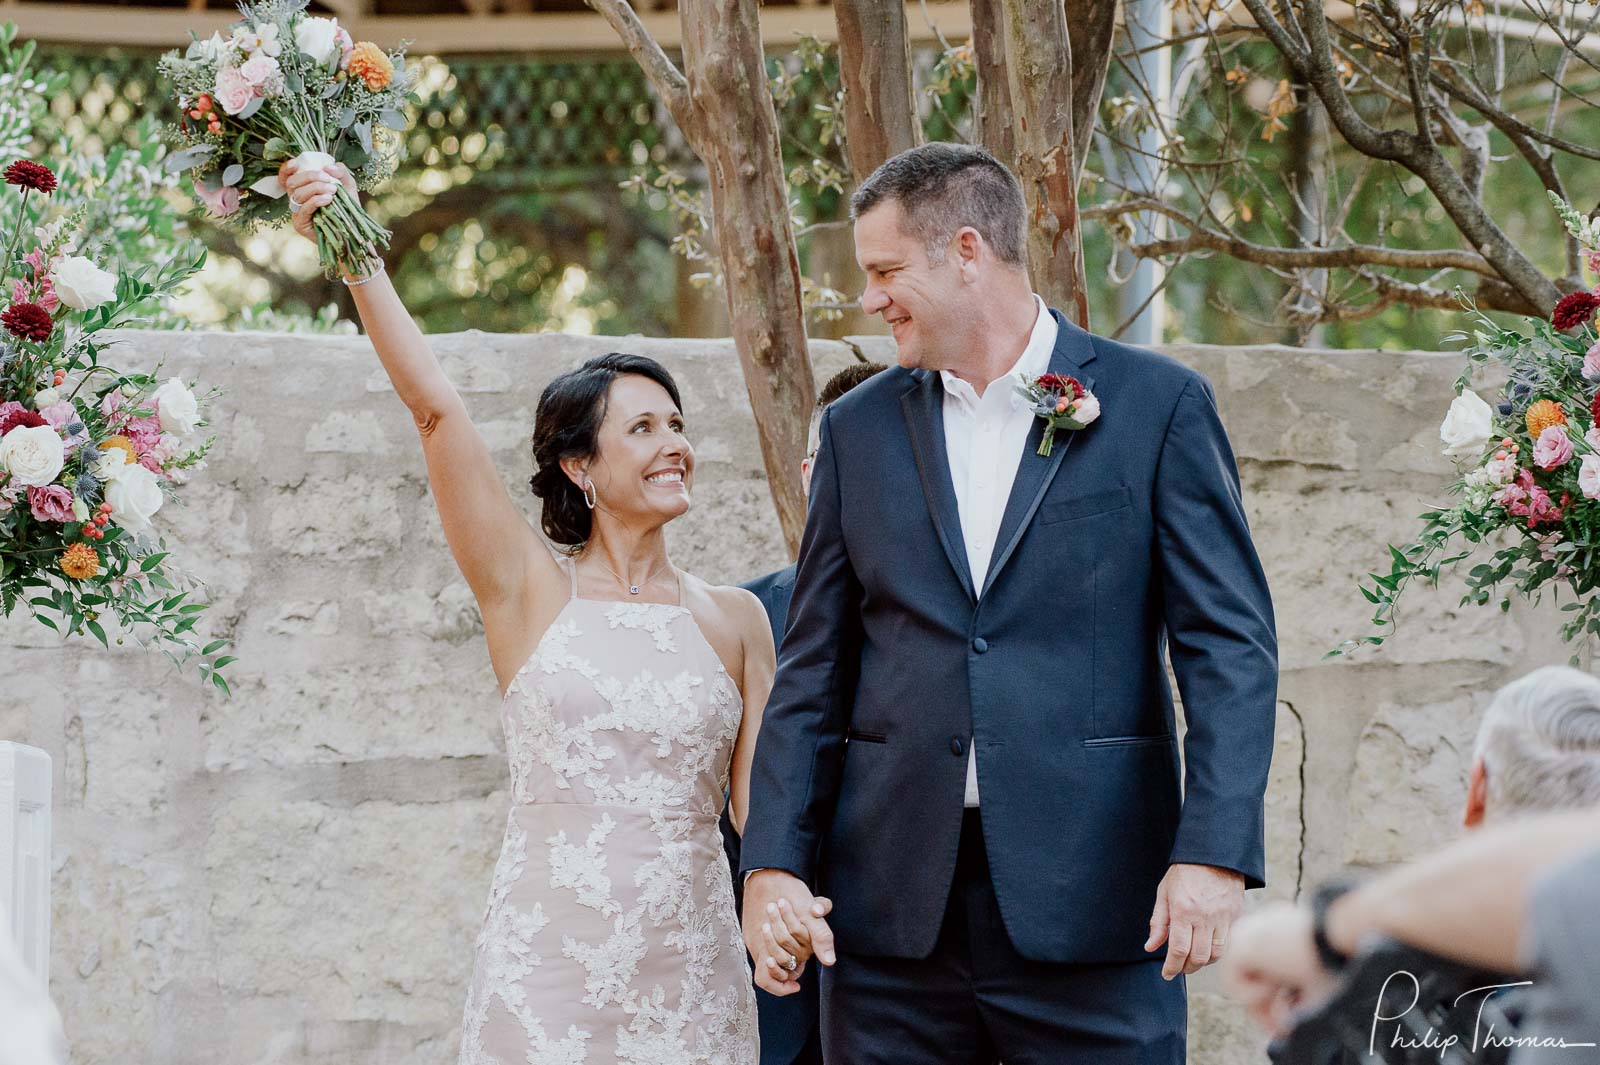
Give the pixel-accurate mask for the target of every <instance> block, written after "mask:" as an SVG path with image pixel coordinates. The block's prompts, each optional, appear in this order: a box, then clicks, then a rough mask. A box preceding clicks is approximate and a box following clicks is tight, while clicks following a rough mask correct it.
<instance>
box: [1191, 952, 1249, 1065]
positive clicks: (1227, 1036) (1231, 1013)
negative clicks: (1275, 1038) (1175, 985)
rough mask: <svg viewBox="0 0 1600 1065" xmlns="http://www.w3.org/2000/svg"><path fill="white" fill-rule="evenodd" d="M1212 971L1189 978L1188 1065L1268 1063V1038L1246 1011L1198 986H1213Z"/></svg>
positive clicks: (1227, 999) (1212, 991)
mask: <svg viewBox="0 0 1600 1065" xmlns="http://www.w3.org/2000/svg"><path fill="white" fill-rule="evenodd" d="M1211 976H1212V971H1211V970H1205V971H1202V972H1200V973H1198V974H1196V976H1193V977H1190V978H1189V1056H1188V1065H1248V1063H1250V1062H1262V1061H1266V1060H1267V1036H1266V1033H1265V1032H1263V1031H1261V1030H1260V1029H1259V1028H1257V1027H1256V1026H1255V1024H1254V1023H1252V1022H1251V1020H1250V1018H1249V1017H1248V1016H1247V1015H1246V1014H1245V1012H1244V1010H1242V1009H1240V1008H1239V1006H1237V1005H1235V1004H1234V1001H1233V1000H1232V999H1230V998H1227V997H1225V996H1223V995H1222V994H1221V993H1220V992H1219V991H1215V990H1198V989H1197V985H1200V986H1204V985H1205V984H1214V983H1215V981H1214V980H1213V979H1208V980H1202V979H1200V978H1202V977H1211Z"/></svg>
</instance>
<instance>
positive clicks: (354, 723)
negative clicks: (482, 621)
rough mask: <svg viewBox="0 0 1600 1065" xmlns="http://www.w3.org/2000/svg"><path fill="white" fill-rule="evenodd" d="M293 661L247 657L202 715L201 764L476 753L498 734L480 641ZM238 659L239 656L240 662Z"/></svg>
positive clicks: (497, 740)
mask: <svg viewBox="0 0 1600 1065" xmlns="http://www.w3.org/2000/svg"><path fill="white" fill-rule="evenodd" d="M367 651H368V653H366V654H365V655H360V654H358V655H355V656H352V657H351V658H350V659H349V660H348V661H346V662H344V663H342V664H337V665H328V666H323V667H318V668H314V669H306V670H301V669H297V668H294V667H293V665H292V664H286V665H280V666H279V667H278V668H274V666H273V663H270V662H267V663H260V664H254V663H252V664H251V668H250V670H249V671H245V670H242V669H241V670H239V671H237V672H236V673H235V674H234V676H233V678H232V683H233V686H234V692H235V696H234V698H233V699H232V700H230V701H227V702H222V703H219V704H217V705H216V706H214V707H213V708H212V709H211V711H210V712H209V714H208V715H207V716H206V717H205V718H204V719H203V720H202V723H201V728H202V732H203V737H204V744H205V756H204V760H205V765H206V766H207V767H208V768H212V769H220V768H226V767H242V766H251V765H259V764H261V763H269V764H273V765H293V764H297V763H317V762H335V761H348V760H352V759H360V758H383V757H394V756H400V755H406V756H412V757H436V758H442V757H450V756H455V755H463V754H484V753H488V752H490V751H494V750H497V749H498V748H499V747H500V745H501V743H502V740H501V736H500V721H499V717H498V714H497V707H498V706H499V696H498V694H497V691H496V688H495V682H494V674H493V673H492V672H491V671H490V669H489V664H488V659H487V656H486V655H485V653H484V651H483V648H482V647H481V646H473V645H464V646H461V647H456V648H450V647H448V646H445V645H435V646H434V647H433V648H432V649H429V645H428V644H426V643H420V644H419V643H414V642H413V643H411V644H410V646H409V648H407V649H405V650H402V649H400V648H399V645H398V643H397V642H393V641H392V642H391V646H387V647H385V646H383V645H381V644H380V645H378V646H375V647H371V648H370V649H367ZM245 664H246V663H243V662H241V663H240V665H241V666H243V665H245Z"/></svg>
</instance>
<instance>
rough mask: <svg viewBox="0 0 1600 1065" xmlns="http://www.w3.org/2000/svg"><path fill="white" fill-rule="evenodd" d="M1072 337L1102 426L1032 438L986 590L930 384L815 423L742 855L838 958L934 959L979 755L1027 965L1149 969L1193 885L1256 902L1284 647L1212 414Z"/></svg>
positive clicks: (934, 382)
mask: <svg viewBox="0 0 1600 1065" xmlns="http://www.w3.org/2000/svg"><path fill="white" fill-rule="evenodd" d="M1052 313H1055V312H1052ZM1056 319H1057V325H1058V330H1059V332H1058V336H1057V340H1056V346H1055V350H1054V352H1053V353H1052V355H1051V360H1050V369H1051V371H1052V372H1054V373H1059V374H1071V375H1073V376H1075V377H1077V378H1078V379H1079V380H1080V381H1082V382H1083V384H1084V385H1085V386H1087V387H1088V388H1090V389H1092V390H1093V391H1094V393H1095V394H1096V395H1097V396H1098V398H1099V400H1100V405H1101V415H1100V417H1099V419H1098V420H1097V421H1096V422H1094V423H1093V424H1091V425H1089V426H1088V427H1087V428H1085V429H1083V430H1080V431H1077V432H1071V431H1062V432H1058V433H1057V435H1056V440H1055V447H1054V452H1053V454H1052V455H1051V456H1050V457H1049V458H1042V457H1040V456H1039V455H1037V454H1035V448H1036V447H1037V445H1038V443H1039V440H1040V436H1041V431H1042V423H1041V422H1038V421H1035V423H1034V425H1033V428H1032V430H1031V432H1030V435H1029V438H1028V442H1027V445H1026V447H1025V448H1024V450H1023V452H1022V454H1021V455H1020V456H1019V458H1018V466H1017V475H1016V481H1015V485H1014V487H1013V489H1012V492H1011V496H1010V499H1009V501H1008V502H1007V504H1006V506H1005V509H1004V512H1003V516H1002V519H1001V523H1000V532H999V535H998V537H997V539H996V542H995V547H994V552H993V554H992V556H991V557H992V562H991V564H990V567H989V573H988V576H987V579H986V580H985V582H984V585H983V586H982V587H981V588H975V587H973V583H972V578H971V574H970V573H969V571H968V566H967V554H966V548H965V545H964V543H963V541H962V534H961V523H960V519H959V516H958V514H957V510H956V498H955V490H954V487H953V485H952V482H951V478H950V472H949V463H948V460H947V457H946V453H945V441H944V428H943V415H942V406H943V401H944V397H943V389H942V385H941V383H940V378H939V375H938V374H937V373H932V372H927V371H908V370H905V369H901V368H893V369H890V370H887V371H885V372H883V373H880V374H878V375H877V376H876V377H874V378H872V379H871V380H870V381H867V382H865V383H863V384H861V385H859V386H858V387H856V388H855V389H854V390H852V391H851V392H850V393H849V394H848V395H846V396H845V397H843V398H842V399H840V400H839V401H838V402H837V403H834V404H833V405H832V406H830V407H829V408H828V410H827V411H826V412H825V413H824V415H823V418H822V446H821V450H820V451H819V452H818V454H817V458H816V462H815V465H814V467H813V470H812V486H811V502H810V511H809V515H808V518H807V521H806V530H805V535H804V538H803V540H802V543H801V548H800V561H799V570H798V574H797V577H796V581H795V588H794V598H793V603H792V606H791V608H790V617H789V626H788V631H787V635H786V636H785V639H784V641H783V644H782V651H781V653H780V655H779V662H778V674H777V679H776V682H775V685H774V688H773V692H772V696H771V698H770V699H769V701H768V702H767V706H766V709H765V711H764V714H763V719H762V725H761V733H760V738H759V740H758V742H757V746H756V754H755V766H754V769H753V774H752V780H751V787H750V793H751V795H752V797H753V798H752V802H751V810H750V816H749V820H748V823H747V825H746V827H745V834H744V847H743V855H742V857H743V868H744V869H745V870H750V869H757V868H763V867H773V868H780V869H787V870H790V871H791V872H793V873H795V874H796V875H798V876H800V877H801V878H802V879H804V880H805V881H807V883H808V884H810V885H811V886H812V888H813V890H815V891H816V892H817V893H818V894H823V895H827V896H829V897H831V898H832V899H833V902H834V911H833V915H832V917H831V918H830V923H831V924H832V925H833V927H834V930H835V932H836V933H837V935H838V942H839V944H840V946H841V948H842V949H843V950H845V951H850V952H857V953H861V954H868V955H880V956H890V957H902V958H920V957H926V956H927V955H928V954H929V952H931V950H932V949H933V946H934V943H935V940H936V937H937V936H938V932H939V926H940V922H941V919H942V917H943V915H944V910H945V903H946V899H947V898H948V895H949V891H950V885H951V881H952V878H953V875H954V868H955V861H956V846H957V841H958V839H959V837H960V832H961V821H962V796H963V793H964V790H965V783H966V764H967V746H968V743H969V741H970V742H975V743H976V747H977V751H976V757H977V765H978V784H979V791H980V795H981V803H982V807H981V809H982V824H983V833H984V842H985V846H986V848H987V851H988V857H989V865H990V875H991V877H992V879H993V882H994V889H995V894H996V897H997V899H998V901H999V905H1000V911H1001V916H1002V918H1003V919H1004V922H1005V926H1006V929H1007V931H1008V932H1009V934H1010V936H1011V939H1012V941H1013V943H1014V945H1015V946H1016V948H1017V950H1018V951H1019V952H1020V953H1021V954H1022V955H1023V956H1025V957H1027V958H1030V959H1033V960H1038V961H1051V962H1115V961H1125V960H1135V959H1140V958H1144V957H1147V956H1148V955H1146V954H1145V952H1144V949H1143V944H1144V940H1145V938H1146V937H1147V936H1148V934H1149V919H1150V913H1151V909H1152V907H1153V905H1154V902H1155V893H1156V888H1157V886H1158V884H1159V882H1160V880H1161V877H1162V875H1163V874H1164V873H1165V871H1166V869H1167V866H1168V865H1169V864H1170V863H1173V862H1199V863H1206V864H1210V865H1218V866H1225V867H1227V868H1230V869H1234V870H1237V871H1239V872H1241V873H1243V874H1244V876H1245V879H1246V882H1247V884H1248V885H1250V886H1260V885H1261V884H1262V883H1263V882H1264V879H1265V858H1264V853H1263V850H1264V847H1263V834H1264V833H1263V809H1262V806H1263V794H1264V792H1265V789H1266V781H1267V769H1268V764H1269V762H1270V759H1271V755H1272V733H1273V721H1274V716H1275V711H1276V693H1277V640H1276V636H1275V633H1274V625H1273V616H1272V604H1271V600H1270V598H1269V595H1268V591H1267V583H1266V578H1265V576H1264V574H1263V572H1262V569H1261V564H1260V562H1259V560H1258V559H1257V557H1256V552H1255V548H1254V546H1253V545H1252V543H1251V540H1250V531H1249V528H1248V527H1247V525H1246V521H1245V512H1244V506H1243V503H1242V501H1241V497H1240V488H1239V479H1238V473H1237V470H1236V468H1235V464H1234V459H1233V453H1232V451H1231V449H1230V447H1229V445H1228V440H1227V436H1226V434H1225V433H1224V431H1223V427H1222V423H1221V420H1220V419H1219V417H1218V415H1217V409H1216V404H1215V400H1214V396H1213V393H1212V390H1211V386H1210V384H1209V383H1208V382H1207V381H1206V380H1205V379H1204V378H1203V377H1202V376H1200V375H1199V374H1198V373H1195V372H1194V371H1193V370H1190V369H1188V368H1187V367H1185V366H1183V365H1182V364H1180V363H1178V362H1176V361H1174V360H1172V359H1169V358H1167V357H1165V356H1162V355H1159V354H1157V353H1155V352H1151V351H1146V350H1142V349H1139V348H1133V347H1129V346H1127V345H1124V344H1119V343H1116V342H1114V341H1111V340H1107V339H1105V338H1102V337H1096V336H1093V335H1091V334H1089V333H1087V332H1085V331H1084V330H1082V329H1079V328H1077V327H1076V326H1073V325H1071V324H1069V323H1067V322H1066V321H1065V319H1063V318H1062V317H1061V315H1060V314H1056ZM994 387H997V388H998V387H1008V386H1007V385H1005V384H997V385H995V386H994ZM1169 653H1170V656H1171V661H1172V667H1173V671H1174V672H1175V674H1176V676H1177V680H1178V688H1179V691H1180V693H1181V695H1182V698H1183V705H1184V709H1185V717H1186V720H1187V724H1188V732H1187V738H1186V743H1185V752H1184V753H1185V756H1186V763H1187V775H1186V779H1185V781H1184V783H1183V786H1182V787H1181V788H1180V781H1179V761H1178V741H1177V737H1176V735H1175V729H1174V711H1173V699H1172V692H1171V688H1170V685H1169V683H1168V679H1167V670H1166V657H1167V655H1168V654H1169Z"/></svg>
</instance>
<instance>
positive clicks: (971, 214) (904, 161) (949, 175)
mask: <svg viewBox="0 0 1600 1065" xmlns="http://www.w3.org/2000/svg"><path fill="white" fill-rule="evenodd" d="M890 200H893V201H894V202H896V203H898V204H900V209H901V210H902V211H904V212H905V217H906V228H907V229H908V230H909V231H910V232H911V233H912V234H913V235H915V236H916V237H918V238H919V239H920V240H921V241H922V242H923V244H924V245H925V246H926V247H927V249H928V258H929V259H930V260H932V261H933V262H935V263H938V262H943V261H944V252H945V248H946V247H948V246H949V244H950V240H951V238H953V237H954V236H955V235H956V231H957V230H960V229H961V228H963V227H964V226H971V227H972V228H973V229H976V230H977V231H978V232H979V233H980V234H982V235H983V239H984V240H985V241H987V242H988V244H989V246H990V247H991V248H993V249H994V253H995V255H996V256H997V257H998V258H999V259H1000V261H1001V262H1004V263H1008V264H1010V265H1012V266H1016V267H1023V266H1026V265H1027V261H1028V258H1027V241H1026V239H1025V238H1024V236H1023V219H1024V218H1025V217H1026V216H1027V206H1026V204H1025V203H1024V202H1023V198H1022V185H1021V183H1019V182H1018V181H1017V176H1016V175H1015V174H1013V173H1012V172H1011V171H1010V170H1007V169H1006V167H1005V164H1003V163H1001V162H1000V160H998V159H996V158H995V157H994V156H992V155H990V154H989V153H988V152H986V151H984V150H983V149H982V148H976V147H973V146H971V145H967V144H945V143H942V142H936V143H934V144H924V145H922V146H921V147H918V148H910V149H908V150H906V151H903V152H901V153H900V154H899V155H896V156H894V157H893V158H891V159H889V160H888V161H887V162H885V163H884V164H883V165H882V166H880V167H878V169H876V170H874V171H873V172H872V174H871V175H870V176H869V177H868V178H867V180H865V181H863V182H862V183H861V185H860V186H859V187H858V188H857V189H856V191H855V194H854V195H852V196H851V197H850V217H851V218H860V217H861V216H862V215H864V214H866V213H867V212H868V211H870V210H872V209H873V208H874V207H876V206H878V205H879V204H880V203H885V202H887V201H890Z"/></svg>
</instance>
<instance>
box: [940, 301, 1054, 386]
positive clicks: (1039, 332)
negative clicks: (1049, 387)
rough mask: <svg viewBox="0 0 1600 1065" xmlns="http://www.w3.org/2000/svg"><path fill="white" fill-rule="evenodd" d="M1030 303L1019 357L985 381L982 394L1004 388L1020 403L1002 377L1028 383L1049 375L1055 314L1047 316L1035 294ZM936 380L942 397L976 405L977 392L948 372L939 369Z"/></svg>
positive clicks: (1047, 308)
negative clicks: (1028, 323)
mask: <svg viewBox="0 0 1600 1065" xmlns="http://www.w3.org/2000/svg"><path fill="white" fill-rule="evenodd" d="M1033 303H1034V307H1035V308H1036V311H1035V315H1034V319H1033V332H1031V333H1029V334H1028V343H1027V344H1026V345H1024V346H1023V349H1022V354H1021V355H1018V356H1017V361H1016V362H1014V363H1013V364H1012V365H1011V369H1009V370H1007V371H1006V372H1005V373H1003V374H1001V375H1000V376H999V377H998V378H996V379H995V380H994V381H991V382H989V384H988V386H987V387H986V388H985V389H984V395H988V394H989V391H990V389H993V388H996V387H999V388H1005V389H1006V394H1007V395H1008V396H1009V397H1010V398H1011V399H1013V400H1014V401H1015V402H1018V403H1020V402H1022V397H1021V396H1019V395H1017V394H1016V391H1015V390H1014V389H1011V388H1008V387H1007V385H1006V378H1009V377H1016V376H1018V375H1021V377H1022V378H1023V379H1024V380H1028V381H1031V380H1033V379H1034V378H1035V377H1038V376H1040V375H1041V374H1045V373H1048V372H1049V370H1050V356H1051V355H1052V354H1053V353H1054V352H1055V347H1056V333H1057V327H1056V319H1055V315H1053V314H1051V313H1050V308H1049V307H1047V306H1045V302H1044V300H1043V299H1041V298H1040V297H1039V295H1038V293H1035V294H1034V297H1033ZM939 378H940V380H941V381H942V382H943V384H944V391H945V394H946V395H948V396H954V397H955V398H956V399H958V400H960V401H961V402H962V403H964V404H967V405H973V404H976V403H977V402H978V393H977V391H976V390H974V389H973V387H972V386H971V385H969V384H967V382H965V381H963V380H962V379H961V378H959V377H957V376H956V375H955V374H953V373H951V372H950V371H949V370H940V371H939Z"/></svg>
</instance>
